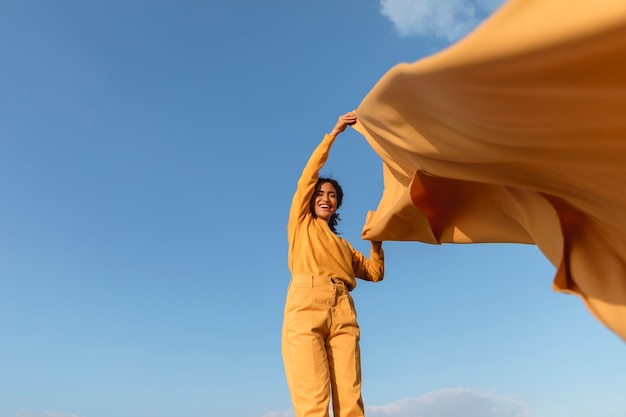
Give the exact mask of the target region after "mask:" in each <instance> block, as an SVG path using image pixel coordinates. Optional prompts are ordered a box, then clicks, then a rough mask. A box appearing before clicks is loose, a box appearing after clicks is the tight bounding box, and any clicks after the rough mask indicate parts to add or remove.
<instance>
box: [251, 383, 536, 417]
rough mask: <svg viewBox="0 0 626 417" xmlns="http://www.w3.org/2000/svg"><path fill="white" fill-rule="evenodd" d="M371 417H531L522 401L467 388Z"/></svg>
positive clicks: (280, 416) (376, 409)
mask: <svg viewBox="0 0 626 417" xmlns="http://www.w3.org/2000/svg"><path fill="white" fill-rule="evenodd" d="M365 414H366V415H367V416H368V417H459V416H463V417H528V416H529V415H530V414H529V412H528V411H527V409H526V406H525V405H524V403H522V402H521V401H519V400H517V399H515V398H513V397H509V396H503V395H496V394H491V393H485V392H479V391H475V390H470V389H466V388H453V389H444V390H440V391H434V392H430V393H427V394H424V395H421V396H419V397H412V398H403V399H401V400H398V401H395V402H393V403H391V404H387V405H381V406H377V405H372V406H366V413H365ZM293 416H294V414H293V411H291V410H290V411H285V412H271V413H268V414H265V415H264V416H263V417H293Z"/></svg>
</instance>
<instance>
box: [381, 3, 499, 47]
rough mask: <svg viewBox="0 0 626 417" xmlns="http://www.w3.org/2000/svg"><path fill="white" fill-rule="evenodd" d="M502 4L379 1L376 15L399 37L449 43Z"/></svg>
mask: <svg viewBox="0 0 626 417" xmlns="http://www.w3.org/2000/svg"><path fill="white" fill-rule="evenodd" d="M503 2H504V0H380V12H381V13H382V14H383V15H384V16H385V17H387V18H388V19H389V20H391V22H393V24H394V25H395V27H396V29H397V30H398V32H399V33H400V35H401V36H409V35H419V36H434V37H437V38H441V39H444V40H446V41H449V42H452V41H455V40H457V39H459V38H461V37H462V36H463V35H465V34H467V33H468V32H470V31H471V30H472V29H473V28H475V27H476V26H477V25H478V24H479V23H480V22H481V21H482V20H483V19H484V18H485V17H486V16H487V15H488V14H490V13H491V12H493V11H494V10H495V9H496V8H497V7H498V6H500V5H501V4H502V3H503Z"/></svg>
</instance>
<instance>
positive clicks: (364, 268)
mask: <svg viewBox="0 0 626 417" xmlns="http://www.w3.org/2000/svg"><path fill="white" fill-rule="evenodd" d="M334 141H335V136H332V135H326V136H324V139H323V140H322V142H321V143H320V144H319V145H318V146H317V148H316V149H315V150H314V151H313V153H312V154H311V156H310V158H309V161H308V162H307V164H306V166H305V167H304V169H303V171H302V175H301V176H300V179H299V180H298V188H297V190H296V193H295V194H294V196H293V200H292V203H291V210H290V211H289V223H288V225H287V234H288V239H289V256H288V263H289V270H290V271H291V274H292V275H308V274H311V275H322V276H328V277H333V278H339V279H341V280H342V281H343V282H344V283H345V284H346V286H347V287H348V289H349V290H352V289H353V288H354V287H355V286H356V278H361V279H364V280H366V281H381V280H382V279H383V277H384V253H383V249H382V244H381V243H379V242H372V249H371V251H370V259H369V260H368V259H367V258H366V257H365V256H363V254H362V253H361V252H359V251H357V250H355V249H354V248H353V247H352V246H351V245H350V243H349V242H348V241H347V240H345V239H342V238H340V237H339V236H337V235H336V234H335V233H333V231H332V230H331V229H330V226H329V225H328V223H327V222H326V221H325V220H323V219H319V218H316V217H314V216H313V214H312V213H311V209H310V202H311V197H312V196H313V193H314V192H315V185H316V183H317V179H318V174H319V171H320V169H321V168H322V166H323V165H324V163H326V160H327V159H328V153H329V151H330V147H331V145H332V144H333V142H334Z"/></svg>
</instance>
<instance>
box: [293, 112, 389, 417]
mask: <svg viewBox="0 0 626 417" xmlns="http://www.w3.org/2000/svg"><path fill="white" fill-rule="evenodd" d="M355 122H356V114H355V113H354V112H350V113H346V114H344V115H343V116H340V117H339V119H338V120H337V124H336V125H335V127H334V128H333V130H332V131H331V132H330V133H329V134H327V135H325V136H324V139H323V140H322V142H321V143H320V144H319V145H318V147H317V148H316V149H315V151H313V154H311V156H310V158H309V161H308V162H307V164H306V166H305V167H304V170H303V171H302V176H301V177H300V180H299V181H298V189H297V190H296V193H295V195H294V197H293V201H292V204H291V210H290V212H289V224H288V227H287V229H288V238H289V257H288V262H289V269H290V271H291V274H292V278H291V282H290V284H289V290H288V292H287V301H286V305H285V317H284V322H283V336H282V351H283V361H284V364H285V373H286V375H287V384H288V385H289V391H290V392H291V399H292V401H293V406H294V410H295V414H296V417H305V416H306V417H313V416H319V417H328V404H329V399H330V393H331V390H332V402H333V412H334V416H335V417H359V416H361V417H362V416H363V415H364V412H363V400H362V398H361V358H360V352H359V336H360V331H359V326H358V324H357V322H356V311H355V309H354V302H353V300H352V297H351V296H350V294H349V291H351V290H352V289H354V287H355V286H356V278H361V279H364V280H367V281H380V280H382V279H383V272H384V255H383V250H382V243H381V242H372V249H371V252H370V259H369V260H368V259H367V258H366V257H365V256H363V255H362V254H361V253H360V252H358V251H356V250H355V249H354V248H353V247H352V246H351V245H350V243H348V241H346V240H345V239H342V238H340V237H338V236H337V234H336V230H335V227H336V225H337V221H338V220H339V216H338V214H337V209H338V208H339V206H340V205H341V200H342V198H343V191H342V189H341V187H340V186H339V184H338V183H337V182H336V181H335V180H331V179H328V178H319V177H318V173H319V171H320V169H321V168H322V166H323V165H324V163H325V162H326V160H327V159H328V153H329V151H330V147H331V145H332V143H333V142H334V141H335V139H336V137H337V135H338V134H340V133H341V132H343V131H344V130H345V129H346V127H347V126H348V125H352V124H354V123H355Z"/></svg>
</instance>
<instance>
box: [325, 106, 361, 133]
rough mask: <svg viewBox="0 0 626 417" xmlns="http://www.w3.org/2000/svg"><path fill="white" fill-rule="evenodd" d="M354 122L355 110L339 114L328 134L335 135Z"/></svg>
mask: <svg viewBox="0 0 626 417" xmlns="http://www.w3.org/2000/svg"><path fill="white" fill-rule="evenodd" d="M355 123H356V113H355V112H353V111H351V112H348V113H346V114H343V115H341V116H339V118H338V119H337V123H336V124H335V127H334V128H333V130H331V131H330V135H331V136H337V135H338V134H340V133H341V132H343V131H344V130H346V127H348V126H350V125H353V124H355Z"/></svg>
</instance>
